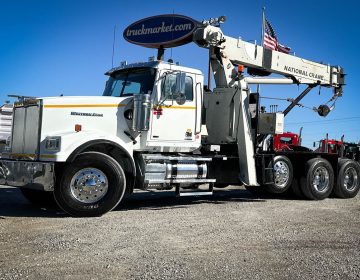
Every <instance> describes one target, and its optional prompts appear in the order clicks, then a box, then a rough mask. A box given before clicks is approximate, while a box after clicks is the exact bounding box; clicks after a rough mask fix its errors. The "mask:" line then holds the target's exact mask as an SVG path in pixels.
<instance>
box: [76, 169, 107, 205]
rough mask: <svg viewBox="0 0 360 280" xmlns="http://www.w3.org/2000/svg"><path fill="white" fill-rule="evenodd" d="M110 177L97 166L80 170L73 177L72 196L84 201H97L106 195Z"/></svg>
mask: <svg viewBox="0 0 360 280" xmlns="http://www.w3.org/2000/svg"><path fill="white" fill-rule="evenodd" d="M108 186H109V184H108V179H107V177H106V175H105V174H104V173H103V172H102V171H101V170H99V169H97V168H85V169H81V170H79V171H78V172H77V173H76V174H75V175H74V176H73V178H72V179H71V182H70V189H71V194H72V196H73V197H74V198H75V199H76V200H78V201H80V202H83V203H95V202H97V201H99V200H100V199H101V198H103V197H104V196H105V194H106V193H107V191H108Z"/></svg>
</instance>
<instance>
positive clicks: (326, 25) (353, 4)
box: [0, 0, 360, 146]
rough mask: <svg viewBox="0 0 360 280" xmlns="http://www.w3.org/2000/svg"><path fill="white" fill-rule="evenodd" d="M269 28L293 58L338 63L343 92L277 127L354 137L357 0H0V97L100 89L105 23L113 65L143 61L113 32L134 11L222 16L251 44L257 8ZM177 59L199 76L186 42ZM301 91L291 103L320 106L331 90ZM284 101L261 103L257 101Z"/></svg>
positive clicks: (308, 138) (107, 55)
mask: <svg viewBox="0 0 360 280" xmlns="http://www.w3.org/2000/svg"><path fill="white" fill-rule="evenodd" d="M264 5H266V15H267V18H268V20H269V21H270V22H271V23H272V25H273V26H274V28H275V30H276V32H277V35H278V37H279V40H280V42H281V43H283V44H285V45H288V46H290V47H291V48H292V50H293V51H295V54H296V55H297V56H300V57H303V58H307V59H310V60H314V61H322V62H324V63H329V64H332V65H340V66H342V67H344V68H345V71H346V73H347V76H346V84H347V85H346V87H345V88H344V96H343V97H342V98H340V99H339V100H338V102H337V104H336V108H335V109H334V110H333V111H332V112H331V113H330V114H329V115H328V117H327V118H322V117H320V116H318V115H317V114H316V113H314V112H312V111H311V110H310V109H307V108H295V109H294V110H293V111H292V112H291V113H290V114H289V115H288V117H287V118H286V126H285V129H286V130H287V131H294V132H297V131H298V130H299V128H300V127H301V126H303V127H304V128H303V143H304V144H305V145H307V146H311V145H312V142H313V141H315V140H318V139H320V138H323V137H324V136H325V133H326V132H329V135H330V137H331V138H340V137H341V135H342V134H345V139H346V140H348V141H356V142H357V141H359V140H360V92H359V81H360V79H359V77H358V75H357V74H358V64H359V61H360V56H359V51H358V49H359V40H360V39H359V38H360V32H359V21H358V17H359V10H360V1H356V0H352V1H350V0H344V1H334V0H327V1H326V0H321V1H310V0H304V1H269V0H268V1H265V0H258V1H257V0H252V1H232V0H230V1H213V0H208V1H166V0H153V1H126V0H125V1H124V0H122V1H120V0H118V1H113V0H108V1H95V0H87V1H69V0H62V1H60V0H56V1H50V0H31V1H30V0H28V1H25V0H17V1H4V0H0V38H1V44H0V102H1V103H3V102H5V100H7V99H8V98H7V95H8V94H20V95H27V96H39V97H41V96H56V95H60V94H64V95H101V94H102V91H103V87H104V84H105V81H106V76H104V75H103V74H104V72H105V71H106V70H108V69H109V68H111V61H112V57H111V56H112V42H113V28H114V25H116V27H117V29H116V48H115V57H114V61H115V65H117V64H119V63H120V61H123V60H127V61H128V62H139V61H146V60H147V59H148V57H149V56H153V55H156V51H155V50H153V49H146V48H142V47H139V46H135V45H131V44H130V43H128V42H126V41H125V40H124V39H123V38H122V31H123V29H124V28H125V27H126V26H128V25H129V24H130V23H132V22H134V21H136V20H138V19H141V18H143V17H147V16H152V15H157V14H165V13H172V12H173V11H174V12H175V13H178V14H184V15H187V16H190V17H193V18H195V19H198V20H202V19H207V18H210V17H217V16H220V15H226V16H227V21H226V23H224V24H223V26H222V29H223V31H224V33H225V34H226V35H228V36H233V37H241V38H243V39H244V40H257V41H258V42H259V41H260V32H261V8H262V6H264ZM171 54H172V57H173V59H174V61H179V62H180V64H181V65H185V66H189V67H194V68H198V69H200V70H202V71H203V73H204V74H205V75H206V72H207V70H206V69H207V51H206V50H205V49H200V48H198V47H197V46H196V45H195V44H189V45H185V46H182V47H178V48H173V49H172V50H167V51H166V53H165V58H166V59H168V58H169V57H170V55H171ZM303 89H304V87H303V86H301V87H297V86H262V88H261V94H262V95H263V96H270V97H279V98H287V97H295V96H296V95H297V94H298V93H299V92H301V90H303ZM318 93H319V92H318V89H315V90H313V91H311V92H310V93H309V94H308V96H307V97H305V98H304V99H303V101H302V102H301V103H302V104H303V105H305V106H307V107H310V108H312V107H314V106H316V107H317V106H318V105H320V104H323V103H326V102H327V101H328V100H329V98H330V97H331V91H330V90H327V89H322V90H321V93H320V95H319V94H318ZM270 104H278V105H279V107H278V108H279V109H284V108H285V107H286V106H287V103H286V102H282V101H276V100H271V101H269V100H266V101H265V105H270Z"/></svg>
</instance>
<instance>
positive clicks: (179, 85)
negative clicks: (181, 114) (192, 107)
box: [174, 72, 186, 105]
mask: <svg viewBox="0 0 360 280" xmlns="http://www.w3.org/2000/svg"><path fill="white" fill-rule="evenodd" d="M185 79H186V74H185V73H182V72H180V73H177V74H176V89H175V94H174V95H175V100H176V103H177V104H179V105H183V104H185V102H186V95H185Z"/></svg>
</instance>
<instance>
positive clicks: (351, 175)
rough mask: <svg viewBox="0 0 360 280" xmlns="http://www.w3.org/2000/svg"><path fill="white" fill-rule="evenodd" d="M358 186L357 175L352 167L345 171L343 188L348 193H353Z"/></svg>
mask: <svg viewBox="0 0 360 280" xmlns="http://www.w3.org/2000/svg"><path fill="white" fill-rule="evenodd" d="M357 185H358V174H357V172H356V170H355V168H354V167H349V168H347V169H346V170H345V176H344V187H345V189H346V190H348V191H353V190H355V189H356V187H357Z"/></svg>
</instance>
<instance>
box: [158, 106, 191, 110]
mask: <svg viewBox="0 0 360 280" xmlns="http://www.w3.org/2000/svg"><path fill="white" fill-rule="evenodd" d="M160 108H161V109H185V110H186V109H187V110H189V109H190V110H194V109H196V107H195V106H169V107H167V106H160Z"/></svg>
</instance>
